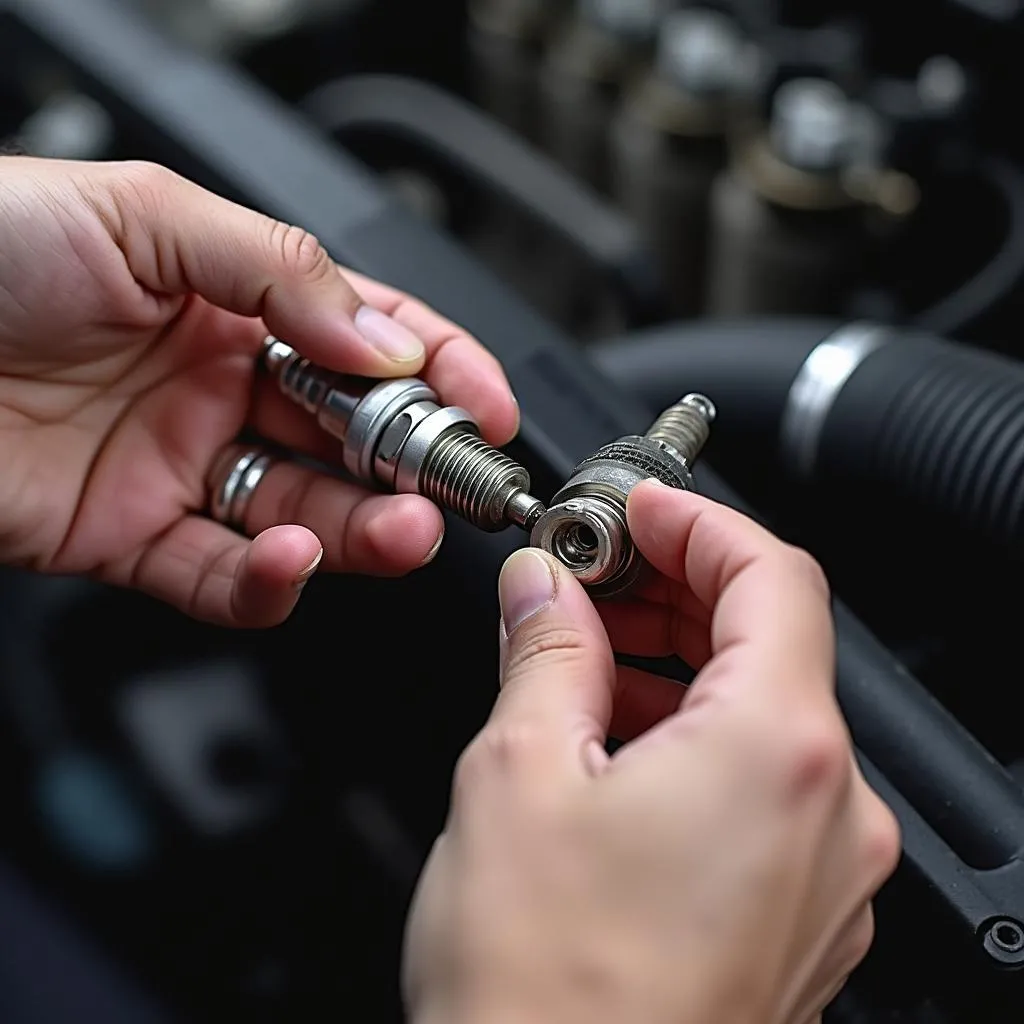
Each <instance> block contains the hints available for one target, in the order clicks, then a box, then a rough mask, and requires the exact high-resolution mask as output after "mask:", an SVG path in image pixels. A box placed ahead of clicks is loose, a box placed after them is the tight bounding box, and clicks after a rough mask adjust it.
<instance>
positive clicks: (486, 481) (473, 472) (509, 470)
mask: <svg viewBox="0 0 1024 1024" xmlns="http://www.w3.org/2000/svg"><path fill="white" fill-rule="evenodd" d="M262 365H263V368H264V369H265V370H266V371H267V373H269V374H270V375H271V377H273V378H274V379H275V380H276V381H277V384H278V387H279V388H280V390H281V392H282V393H283V394H284V395H286V396H287V397H288V398H290V399H291V400H292V401H293V402H295V403H296V404H297V405H299V406H301V407H302V408H304V409H305V410H306V411H307V412H309V413H311V414H312V415H314V416H315V417H316V420H317V422H318V423H319V425H320V426H321V427H322V428H323V430H324V431H325V432H326V433H328V434H331V435H332V436H334V437H336V438H338V439H339V440H340V441H341V442H342V444H343V456H342V457H343V460H344V463H345V468H346V469H347V470H348V471H349V473H351V474H352V476H354V477H355V478H356V479H357V480H360V481H361V482H363V483H365V484H368V485H375V486H378V487H383V488H384V489H387V490H391V491H394V492H396V493H399V494H420V495H422V496H423V497H425V498H428V499H429V500H430V501H433V502H434V503H435V504H436V505H439V506H440V507H442V508H445V509H448V510H449V511H451V512H454V513H455V514H456V515H459V516H461V517H462V518H463V519H465V520H467V521H468V522H470V523H472V524H473V525H474V526H476V527H477V528H478V529H480V530H483V531H485V532H488V533H496V532H498V531H499V530H503V529H505V527H507V526H510V525H512V524H515V525H516V526H519V527H521V528H522V529H524V530H527V531H529V530H530V529H532V527H533V525H534V523H535V522H536V521H537V519H538V518H539V517H540V515H541V513H542V512H543V511H544V506H543V504H542V503H541V502H540V501H539V500H538V499H537V498H535V497H534V496H533V495H532V494H530V474H529V473H528V472H527V471H526V470H525V469H524V468H523V467H522V466H521V465H519V463H518V462H515V461H514V460H512V459H510V458H509V457H508V456H507V455H505V454H503V453H502V452H500V451H498V449H497V448H494V447H492V446H491V445H489V444H488V443H487V442H486V441H484V440H483V438H481V437H480V430H479V427H478V426H477V423H476V421H475V420H474V419H473V417H472V416H471V415H470V414H469V413H468V412H466V410H465V409H459V408H457V407H454V406H445V407H442V406H441V405H440V404H439V401H438V396H437V395H436V394H435V393H434V391H433V390H431V388H430V386H429V385H427V384H425V383H424V382H423V381H422V380H418V379H416V378H403V379H400V380H381V381H374V380H367V379H365V378H359V377H349V376H345V375H343V374H338V373H332V372H331V371H329V370H325V369H323V368H322V367H320V366H317V365H316V364H315V363H311V362H310V361H309V360H308V359H304V358H303V357H302V356H300V355H299V353H298V352H296V351H295V349H293V348H291V346H289V345H286V344H285V343H284V342H283V341H279V340H278V339H277V338H273V337H270V338H267V339H266V341H265V342H264V343H263V354H262Z"/></svg>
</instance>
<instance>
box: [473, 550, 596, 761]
mask: <svg viewBox="0 0 1024 1024" xmlns="http://www.w3.org/2000/svg"><path fill="white" fill-rule="evenodd" d="M498 596H499V599H500V602H501V616H502V619H501V646H502V652H501V653H502V658H501V661H502V683H501V694H500V696H499V697H498V702H497V704H496V705H495V708H494V712H493V713H492V716H491V722H490V725H491V726H495V725H497V726H499V727H504V728H507V730H508V732H507V734H509V735H524V736H528V737H530V742H531V744H536V745H537V747H539V749H537V751H536V752H537V753H538V755H540V757H541V760H542V761H543V762H544V764H545V765H550V764H551V760H563V761H564V760H566V758H568V763H569V764H570V765H571V766H573V767H575V768H576V769H578V768H579V767H581V766H583V767H585V768H586V767H590V768H592V767H593V766H594V762H593V760H592V757H593V756H594V754H595V753H596V754H600V755H602V756H603V747H604V742H605V740H606V738H607V733H608V723H609V720H610V718H611V714H612V702H613V697H614V693H615V678H616V676H615V661H614V657H613V655H612V649H611V645H610V644H609V642H608V636H607V634H606V633H605V630H604V626H603V624H602V622H601V619H600V617H599V616H598V614H597V611H596V609H595V608H594V605H593V604H592V603H591V600H590V598H589V597H588V596H587V595H586V593H585V592H584V590H583V588H582V587H581V586H580V584H579V583H578V582H577V581H576V579H575V578H574V577H573V575H572V574H571V573H570V572H568V571H566V570H565V569H564V568H563V567H562V566H561V565H560V564H559V563H558V562H557V561H556V560H555V559H554V558H552V557H551V556H550V555H548V554H546V553H545V552H543V551H539V550H537V549H536V548H523V549H522V550H520V551H517V552H515V553H514V554H513V555H512V556H511V557H510V558H509V559H508V561H507V562H506V563H505V565H504V567H503V568H502V571H501V576H500V577H499V580H498Z"/></svg>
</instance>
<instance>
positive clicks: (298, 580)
mask: <svg viewBox="0 0 1024 1024" xmlns="http://www.w3.org/2000/svg"><path fill="white" fill-rule="evenodd" d="M323 557H324V549H323V548H321V549H320V550H319V551H318V552H317V556H316V558H314V559H313V561H312V562H310V563H309V565H307V566H306V568H305V569H303V570H302V572H300V573H299V574H298V576H296V577H295V589H296V590H301V589H302V588H303V587H304V586H305V585H306V584H307V583H308V582H309V581H310V579H311V578H312V576H313V573H315V572H316V570H317V567H318V566H319V565H320V562H321V561H322V559H323Z"/></svg>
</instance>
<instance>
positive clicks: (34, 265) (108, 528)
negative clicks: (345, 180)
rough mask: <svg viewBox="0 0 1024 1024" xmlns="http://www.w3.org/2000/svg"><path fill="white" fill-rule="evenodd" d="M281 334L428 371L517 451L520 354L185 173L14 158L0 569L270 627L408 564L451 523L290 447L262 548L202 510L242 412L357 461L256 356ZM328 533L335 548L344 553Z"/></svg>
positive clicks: (256, 518)
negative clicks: (314, 463) (311, 588)
mask: <svg viewBox="0 0 1024 1024" xmlns="http://www.w3.org/2000/svg"><path fill="white" fill-rule="evenodd" d="M267 333H272V334H275V335H279V336H280V337H281V338H282V339H284V340H286V341H287V342H288V343H289V344H292V345H294V346H295V347H296V348H297V349H299V350H300V351H301V352H302V354H303V355H305V356H306V357H307V358H309V359H312V360H313V361H315V362H318V363H320V364H322V365H324V366H326V367H327V368H329V369H331V370H336V371H339V372H345V373H351V374H356V375H359V376H366V377H382V378H383V377H404V376H422V377H424V378H425V379H426V380H427V382H428V383H430V384H431V385H432V386H433V387H434V388H435V389H436V390H437V391H438V393H439V394H441V395H442V396H443V397H444V399H445V400H446V401H447V402H449V403H451V404H457V405H461V406H463V407H465V408H466V409H468V410H469V411H470V412H472V413H473V414H474V415H475V416H476V417H477V419H478V421H479V423H480V425H481V429H482V432H483V434H484V436H485V437H486V439H487V440H489V441H491V442H492V443H494V444H504V443H506V442H507V441H509V440H510V439H511V438H512V437H513V435H514V434H515V432H516V430H517V427H518V413H517V410H516V406H515V401H514V399H513V398H512V395H511V392H510V391H509V388H508V384H507V382H506V380H505V377H504V375H503V373H502V371H501V368H500V367H499V365H498V363H497V361H496V360H495V359H494V358H493V357H492V356H490V355H489V354H488V353H487V352H486V351H485V350H484V349H483V348H482V347H481V346H480V345H479V344H477V343H476V342H475V341H473V340H472V339H471V338H470V337H468V336H467V335H466V334H465V332H463V331H461V330H460V329H459V328H457V327H455V326H454V325H453V324H451V323H449V322H447V321H446V320H444V319H443V318H441V317H440V316H438V315H437V314H436V313H434V312H432V311H431V310H429V309H427V308H426V307H424V306H423V305H421V304H420V303H418V302H415V301H413V300H412V299H410V298H409V297H408V296H406V295H403V294H401V293H400V292H397V291H394V290H393V289H390V288H387V287H385V286H383V285H380V284H377V283H375V282H372V281H369V280H367V279H366V278H363V277H361V276H359V275H357V274H353V273H349V272H344V273H343V272H341V271H339V269H338V268H337V267H336V265H335V264H334V263H333V262H332V261H331V259H330V257H329V256H328V255H327V253H326V252H325V251H324V250H323V249H322V248H321V247H320V246H319V244H318V243H317V241H316V239H315V238H313V237H312V236H311V235H309V234H308V233H305V232H303V231H301V230H300V229H298V228H294V227H288V226H286V225H284V224H280V223H277V222H275V221H272V220H269V219H268V218H266V217H263V216H261V215H259V214H256V213H253V212H251V211H248V210H245V209H243V208H241V207H239V206H236V205H234V204H232V203H229V202H227V201H226V200H224V199H221V198H218V197H216V196H214V195H212V194H210V193H208V192H205V191H204V190H202V189H200V188H199V187H197V186H195V185H193V184H191V183H189V182H187V181H185V180H183V179H181V178H179V177H177V176H176V175H174V174H172V173H171V172H170V171H167V170H164V169H162V168H159V167H156V166H153V165H148V164H138V163H110V164H85V163H70V162H63V161H50V160H34V159H29V158H25V157H3V158H0V562H2V563H7V564H17V565H22V566H26V567H30V568H34V569H38V570H43V571H50V572H59V573H82V574H89V575H92V576H94V577H96V578H98V579H100V580H104V581H107V582H110V583H113V584H118V585H126V586H133V587H137V588H139V589H140V590H143V591H146V592H148V593H150V594H153V595H155V596H157V597H160V598H162V599H164V600H166V601H168V602H170V603H172V604H174V605H176V606H178V607H179V608H181V609H183V610H185V611H187V612H189V613H190V614H192V615H194V616H196V617H197V618H201V619H207V620H211V621H214V622H220V623H224V624H227V625H237V626H250V627H252V626H266V625H273V624H276V623H277V622H280V621H281V620H283V619H284V618H286V617H287V615H288V614H289V613H290V611H291V609H292V607H293V605H294V603H295V601H296V599H297V597H298V590H299V589H300V588H301V584H302V583H303V582H304V581H305V579H307V578H308V576H309V574H310V573H311V572H312V571H313V569H315V568H316V567H317V563H318V561H319V560H320V559H321V554H322V561H320V564H321V566H322V567H323V568H324V569H327V570H331V571H349V572H359V573H373V574H377V575H398V574H402V573H405V572H408V571H410V570H412V569H414V568H416V567H417V566H418V565H420V564H422V563H423V562H425V561H427V560H429V559H430V558H431V557H433V554H434V553H435V552H436V549H437V545H438V544H439V543H440V540H441V536H442V530H443V521H442V518H441V514H440V512H439V511H438V509H437V508H436V507H435V506H434V505H432V504H431V503H430V502H429V501H427V500H426V499H424V498H420V497H418V496H415V495H397V496H395V495H391V496H385V495H372V496H371V495H370V494H369V493H368V492H366V491H363V490H361V489H360V488H358V487H356V486H354V485H350V484H348V483H343V482H339V481H337V480H335V479H333V478H328V477H326V476H322V475H318V474H315V473H313V472H312V471H310V470H308V469H306V468H301V467H300V466H298V465H295V464H292V463H289V462H281V463H278V464H277V465H275V466H274V468H273V469H271V470H270V471H269V472H268V474H267V475H266V477H265V478H264V480H263V481H262V482H261V484H260V487H259V489H258V491H257V492H256V494H255V495H254V497H253V499H252V502H251V505H250V508H249V510H248V513H247V518H246V522H245V528H246V532H247V533H248V534H249V535H250V536H252V537H255V538H256V539H255V540H253V541H251V542H250V541H248V540H246V539H245V538H243V537H240V536H238V535H237V534H235V533H233V532H232V531H230V530H228V529H227V528H226V527H224V526H221V525H219V524H217V523H215V522H213V521H212V520H210V519H207V518H205V517H204V516H203V515H202V510H203V509H204V507H205V505H206V501H207V496H206V493H205V486H204V479H205V477H206V474H207V472H208V470H209V468H210V467H211V464H212V463H213V461H214V460H215V458H216V456H217V454H218V452H219V451H220V450H221V449H222V448H223V447H224V446H225V445H226V444H227V443H228V442H231V441H232V440H233V439H235V437H236V436H237V435H238V433H239V432H240V431H241V430H242V429H243V428H248V429H249V430H252V431H254V432H256V433H258V434H259V435H261V436H263V437H264V438H266V439H268V440H269V441H271V442H274V443H277V444H280V445H283V446H285V447H287V448H289V449H291V450H293V451H295V452H298V453H302V454H305V455H311V456H313V457H315V458H319V459H321V460H322V461H324V462H337V463H339V464H340V451H339V447H338V445H337V443H336V442H333V441H331V440H329V439H327V438H326V437H325V436H324V435H323V434H322V432H321V431H320V430H319V428H317V427H316V426H315V425H314V424H313V423H312V422H311V420H310V418H309V417H308V416H307V415H306V414H305V413H304V412H303V411H302V410H300V409H298V408H297V407H295V406H293V405H292V404H291V403H290V402H289V401H288V400H287V399H285V398H284V397H283V396H281V395H280V394H279V393H278V392H277V390H276V388H275V387H274V386H273V384H272V383H271V382H269V381H260V382H256V383H255V386H254V362H255V359H256V357H257V354H258V352H259V349H260V344H261V342H262V340H263V338H264V337H265V336H266V335H267ZM321 546H322V547H321Z"/></svg>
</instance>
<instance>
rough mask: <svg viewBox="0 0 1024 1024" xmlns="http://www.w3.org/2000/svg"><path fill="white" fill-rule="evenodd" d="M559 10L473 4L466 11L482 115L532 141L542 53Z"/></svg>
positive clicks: (498, 2)
mask: <svg viewBox="0 0 1024 1024" xmlns="http://www.w3.org/2000/svg"><path fill="white" fill-rule="evenodd" d="M561 6H562V4H561V3H560V2H559V3H551V2H550V0H472V2H471V3H470V4H469V7H468V12H467V13H468V17H469V48H470V53H471V59H472V64H473V79H474V86H475V91H476V97H477V99H478V101H479V103H480V105H481V106H482V107H483V108H484V110H486V111H488V112H489V113H491V114H493V115H494V116H495V117H496V118H498V120H500V121H501V122H503V123H504V124H506V125H508V126H509V127H510V128H514V129H515V130H516V131H518V132H519V133H520V134H521V135H522V136H523V137H524V138H527V139H532V140H534V141H539V138H538V127H537V116H536V115H537V110H536V105H537V91H536V80H537V73H538V70H539V65H540V52H541V47H542V45H543V39H544V37H545V35H546V34H547V32H548V31H549V30H550V29H551V26H552V24H553V23H554V22H555V21H556V20H557V18H558V16H559V15H560V13H561V11H560V10H559V8H560V7H561Z"/></svg>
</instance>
